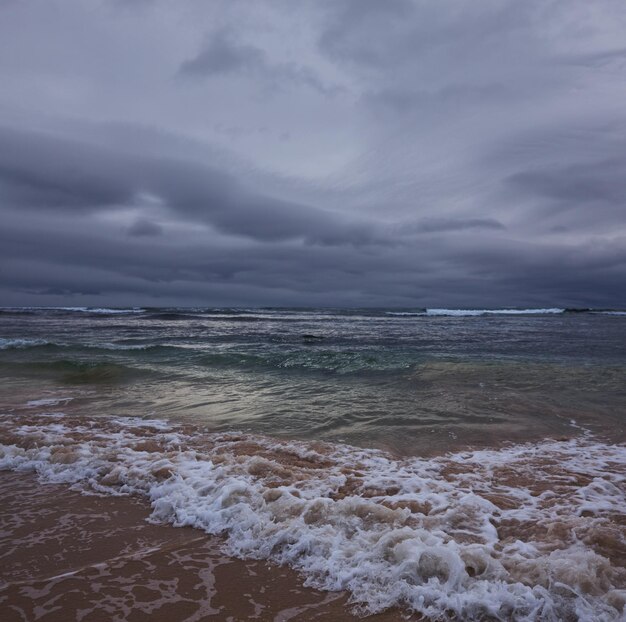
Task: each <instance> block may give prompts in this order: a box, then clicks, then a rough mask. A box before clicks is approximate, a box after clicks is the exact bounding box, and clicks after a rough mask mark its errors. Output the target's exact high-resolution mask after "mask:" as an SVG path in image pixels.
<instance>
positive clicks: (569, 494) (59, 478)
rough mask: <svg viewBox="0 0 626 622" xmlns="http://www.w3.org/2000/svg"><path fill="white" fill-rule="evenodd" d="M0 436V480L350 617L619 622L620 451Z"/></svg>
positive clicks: (21, 428) (89, 430)
mask: <svg viewBox="0 0 626 622" xmlns="http://www.w3.org/2000/svg"><path fill="white" fill-rule="evenodd" d="M0 434H2V436H1V437H0V438H4V441H3V442H4V444H3V445H0V468H3V469H14V470H19V471H35V472H37V473H38V474H39V476H40V477H41V478H42V479H43V480H44V481H48V482H57V483H67V484H71V485H74V486H75V487H78V488H80V489H82V490H87V491H92V492H94V491H95V492H97V493H103V494H115V495H119V494H128V493H130V494H136V495H140V496H143V497H145V498H146V499H148V500H149V501H150V503H151V505H152V515H151V520H153V521H158V522H168V523H172V524H174V525H176V526H183V525H191V526H194V527H197V528H200V529H203V530H205V531H207V532H209V533H213V534H223V535H225V536H227V540H226V542H227V544H226V546H227V550H228V552H229V553H231V554H233V555H237V556H241V557H253V558H261V559H263V558H264V559H269V560H272V561H274V562H277V563H286V564H289V565H291V566H292V567H294V568H295V569H297V570H299V571H300V572H302V574H303V576H304V577H305V578H306V583H307V584H308V585H311V586H314V587H317V588H321V589H326V590H338V589H345V590H348V591H349V592H350V593H351V595H352V599H353V601H354V602H355V603H359V604H360V605H361V606H362V607H363V610H364V611H366V612H375V611H381V610H383V609H385V608H387V607H390V606H400V607H403V608H406V609H407V610H413V611H416V612H419V613H421V614H424V615H425V616H428V617H431V618H433V619H437V620H446V619H456V620H483V619H486V618H489V619H495V620H525V621H531V620H537V621H539V620H541V621H557V620H558V621H560V620H570V619H571V620H579V621H588V622H601V621H606V622H608V621H609V620H618V619H620V616H621V615H622V608H623V603H624V601H625V600H626V591H624V588H625V587H626V585H625V582H626V574H625V570H624V568H623V567H622V566H621V563H620V561H619V560H617V561H616V560H615V559H611V552H612V551H613V552H615V553H617V552H618V551H619V549H620V547H621V548H622V550H623V547H624V543H625V540H624V536H625V534H624V528H623V526H622V524H623V521H622V520H621V519H623V517H624V515H626V496H625V485H626V448H625V447H623V446H616V445H607V444H604V443H602V442H599V441H595V440H593V439H592V438H591V437H589V436H587V437H583V438H578V439H574V440H566V441H545V442H541V443H538V444H526V445H517V446H508V447H505V448H502V449H498V450H482V451H471V452H470V451H468V452H462V453H458V454H454V455H449V456H444V457H440V458H434V459H428V460H426V459H419V458H414V459H406V460H399V459H395V458H393V457H391V456H389V455H387V454H385V453H383V452H379V451H374V450H364V449H357V448H353V447H348V446H342V445H322V444H307V443H301V442H280V441H276V440H272V439H268V438H264V437H257V436H250V435H233V434H206V433H202V432H201V431H199V430H197V429H193V430H190V429H189V428H180V427H176V426H169V425H167V424H166V423H164V422H163V421H161V420H143V419H136V418H135V419H124V418H118V419H108V420H103V419H99V420H97V421H89V420H85V419H79V418H76V417H73V416H67V417H65V418H63V419H55V420H54V421H53V422H50V420H49V419H48V420H46V419H45V418H38V417H30V418H28V419H22V420H16V419H15V418H11V417H9V416H7V417H6V418H4V420H0ZM620 521H621V522H620ZM621 559H623V557H622V558H621Z"/></svg>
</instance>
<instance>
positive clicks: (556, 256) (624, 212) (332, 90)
mask: <svg viewBox="0 0 626 622" xmlns="http://www.w3.org/2000/svg"><path fill="white" fill-rule="evenodd" d="M56 304H60V305H68V304H80V305H185V304H189V305H325V306H326V305H331V306H333V305H334V306H341V305H344V306H346V305H347V306H365V305H374V306H389V305H394V306H406V307H410V306H431V307H432V306H455V307H463V306H479V307H485V306H492V307H493V306H514V305H515V306H546V305H548V306H600V307H607V306H608V307H614V306H626V2H624V0H523V1H520V0H472V1H468V0H445V1H444V0H384V1H383V0H310V1H308V0H298V1H295V0H267V1H266V2H263V1H258V0H212V1H211V2H206V1H205V0H179V1H177V2H171V1H169V0H0V305H5V306H6V305H56Z"/></svg>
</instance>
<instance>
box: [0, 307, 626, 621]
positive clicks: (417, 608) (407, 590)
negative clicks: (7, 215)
mask: <svg viewBox="0 0 626 622" xmlns="http://www.w3.org/2000/svg"><path fill="white" fill-rule="evenodd" d="M447 311H448V312H447V313H446V310H431V311H430V312H429V311H428V310H412V311H411V310H387V311H385V310H379V311H375V312H374V311H366V310H359V311H354V310H332V311H331V310H213V309H194V310H190V309H185V310H182V309H178V310H175V309H168V310H144V309H124V310H119V309H118V310H116V309H97V310H93V309H83V308H74V309H65V310H58V309H56V310H42V309H12V310H5V311H4V312H3V313H2V314H0V328H1V329H2V332H0V337H1V338H2V341H1V342H0V345H1V349H0V369H1V371H2V375H3V383H2V388H1V390H0V469H1V470H0V487H1V490H2V498H3V500H4V502H3V509H2V513H1V515H0V519H1V525H2V542H3V546H2V551H3V558H4V563H3V565H2V567H3V575H2V577H1V578H0V611H2V613H3V616H2V617H3V619H7V620H13V619H15V620H31V619H32V620H34V619H38V620H39V619H41V620H67V619H81V620H83V619H84V620H118V619H119V620H144V619H145V620H148V619H153V620H158V619H163V620H204V619H207V620H210V619H215V620H228V619H232V620H245V619H259V620H290V619H293V620H338V619H346V620H349V619H358V618H359V617H365V619H368V620H370V619H371V620H372V621H376V622H378V621H381V622H382V621H387V620H390V621H391V620H400V619H411V620H418V619H424V620H431V619H433V620H434V619H450V620H589V621H592V620H594V621H595V620H606V621H609V620H619V619H621V616H623V612H624V602H625V600H626V545H625V541H626V489H625V485H626V446H625V445H624V426H623V415H624V404H625V403H626V402H625V401H624V388H623V387H624V383H623V380H624V352H623V348H624V346H623V344H624V340H623V337H624V335H625V331H626V326H625V324H624V319H623V316H622V315H620V314H619V313H618V312H616V311H610V312H605V313H596V312H592V311H589V312H585V313H580V312H577V313H571V312H566V311H565V310H558V309H542V310H525V311H524V310H501V311H500V312H498V313H492V312H486V311H483V310H479V311H477V312H475V313H470V312H465V313H461V311H460V310H456V311H455V310H447Z"/></svg>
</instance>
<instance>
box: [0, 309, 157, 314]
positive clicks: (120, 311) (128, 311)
mask: <svg viewBox="0 0 626 622" xmlns="http://www.w3.org/2000/svg"><path fill="white" fill-rule="evenodd" d="M1 311H2V312H3V313H27V314H32V313H38V312H57V313H92V314H94V315H128V314H134V313H144V312H145V309H142V308H140V307H132V308H126V309H122V308H109V307H3V308H2V309H1Z"/></svg>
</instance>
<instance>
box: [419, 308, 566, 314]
mask: <svg viewBox="0 0 626 622" xmlns="http://www.w3.org/2000/svg"><path fill="white" fill-rule="evenodd" d="M564 311H565V309H559V308H556V307H555V308H549V309H426V315H450V316H478V315H551V314H555V313H564Z"/></svg>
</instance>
